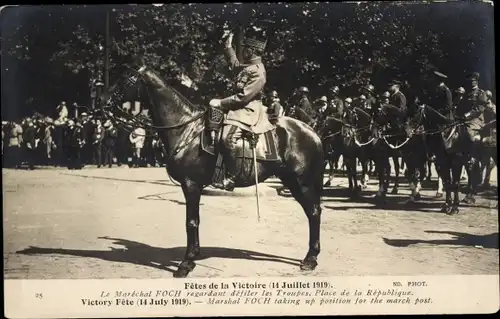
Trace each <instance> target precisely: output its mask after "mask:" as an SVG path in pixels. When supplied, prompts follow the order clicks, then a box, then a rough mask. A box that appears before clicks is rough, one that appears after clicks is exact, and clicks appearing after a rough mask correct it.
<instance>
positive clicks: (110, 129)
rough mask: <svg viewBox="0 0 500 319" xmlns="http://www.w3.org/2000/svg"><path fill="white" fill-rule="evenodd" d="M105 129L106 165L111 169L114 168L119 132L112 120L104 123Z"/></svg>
mask: <svg viewBox="0 0 500 319" xmlns="http://www.w3.org/2000/svg"><path fill="white" fill-rule="evenodd" d="M104 128H105V131H104V165H108V167H109V168H111V167H112V166H113V157H114V156H115V147H116V139H117V137H118V131H117V129H116V128H115V127H114V126H113V123H112V122H111V121H110V120H107V121H106V123H104Z"/></svg>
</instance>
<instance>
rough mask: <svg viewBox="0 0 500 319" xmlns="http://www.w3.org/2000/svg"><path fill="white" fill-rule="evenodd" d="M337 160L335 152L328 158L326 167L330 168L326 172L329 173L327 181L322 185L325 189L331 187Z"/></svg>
mask: <svg viewBox="0 0 500 319" xmlns="http://www.w3.org/2000/svg"><path fill="white" fill-rule="evenodd" d="M335 158H337V160H335ZM338 158H339V156H338V154H337V152H334V153H333V156H332V157H330V156H329V157H328V166H330V168H329V171H328V172H329V173H328V180H327V181H326V183H325V184H323V186H325V187H329V186H331V185H332V180H333V177H334V172H335V170H336V169H337V167H338ZM325 167H326V165H325Z"/></svg>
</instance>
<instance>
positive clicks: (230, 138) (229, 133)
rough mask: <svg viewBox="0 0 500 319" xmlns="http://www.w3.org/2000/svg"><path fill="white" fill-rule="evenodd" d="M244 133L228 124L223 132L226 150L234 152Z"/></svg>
mask: <svg viewBox="0 0 500 319" xmlns="http://www.w3.org/2000/svg"><path fill="white" fill-rule="evenodd" d="M242 134H243V131H242V129H241V128H239V127H238V126H236V125H231V124H226V125H224V128H223V130H222V143H223V145H224V148H225V149H226V150H233V149H234V147H235V145H236V141H237V140H238V139H240V138H241V136H242Z"/></svg>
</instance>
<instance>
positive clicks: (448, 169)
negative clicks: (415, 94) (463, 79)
mask: <svg viewBox="0 0 500 319" xmlns="http://www.w3.org/2000/svg"><path fill="white" fill-rule="evenodd" d="M421 109H422V112H423V114H424V116H425V120H424V127H425V130H426V132H427V145H428V147H429V148H430V151H431V152H432V153H433V154H435V155H436V169H437V172H438V175H439V177H440V178H441V179H442V180H443V186H444V189H445V192H446V200H445V203H444V204H443V206H442V207H441V211H442V212H444V213H446V214H449V215H452V214H457V213H458V212H459V209H458V206H459V204H460V201H459V196H458V194H459V188H460V177H461V175H462V167H463V166H464V165H466V164H467V162H468V159H469V158H470V154H471V152H470V151H469V150H470V149H471V148H472V147H473V144H472V141H471V140H470V139H469V138H468V137H467V132H466V127H465V126H464V124H465V122H464V121H456V120H455V119H454V118H452V117H447V116H445V115H443V114H441V113H439V112H438V111H436V110H435V109H434V108H432V107H430V106H428V105H422V106H421ZM452 191H453V201H452V199H451V192H452Z"/></svg>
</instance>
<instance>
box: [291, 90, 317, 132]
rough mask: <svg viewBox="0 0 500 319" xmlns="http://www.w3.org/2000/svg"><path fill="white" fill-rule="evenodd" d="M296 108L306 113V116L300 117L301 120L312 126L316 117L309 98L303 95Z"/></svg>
mask: <svg viewBox="0 0 500 319" xmlns="http://www.w3.org/2000/svg"><path fill="white" fill-rule="evenodd" d="M295 107H297V108H299V109H301V110H302V111H303V112H304V113H305V116H299V120H301V121H302V122H304V123H306V124H309V125H311V124H312V122H313V121H314V118H315V117H316V116H315V112H314V109H313V107H312V105H311V102H310V101H309V98H308V97H307V96H306V95H302V97H301V98H300V100H299V101H298V103H297V105H296V106H295Z"/></svg>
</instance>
